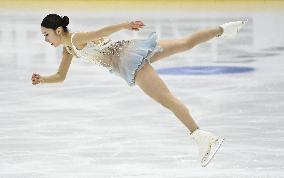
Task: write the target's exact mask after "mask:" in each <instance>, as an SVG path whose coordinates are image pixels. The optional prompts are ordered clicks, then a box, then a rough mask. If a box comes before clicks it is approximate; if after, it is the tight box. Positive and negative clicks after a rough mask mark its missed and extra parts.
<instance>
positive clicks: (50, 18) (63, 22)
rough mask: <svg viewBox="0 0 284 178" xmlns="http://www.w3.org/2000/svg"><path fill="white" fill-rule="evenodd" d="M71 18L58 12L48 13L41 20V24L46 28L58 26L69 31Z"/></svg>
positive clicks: (54, 28)
mask: <svg viewBox="0 0 284 178" xmlns="http://www.w3.org/2000/svg"><path fill="white" fill-rule="evenodd" d="M68 24H69V18H68V17H67V16H63V17H61V16H59V15H57V14H48V15H47V16H46V17H45V18H44V19H43V20H42V22H41V26H42V27H45V28H51V29H53V30H56V29H57V28H58V27H62V28H63V30H64V32H68V28H67V26H68Z"/></svg>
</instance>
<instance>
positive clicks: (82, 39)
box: [74, 21, 145, 44]
mask: <svg viewBox="0 0 284 178" xmlns="http://www.w3.org/2000/svg"><path fill="white" fill-rule="evenodd" d="M144 26H145V25H144V23H143V22H142V21H133V22H124V23H119V24H116V25H110V26H107V27H104V28H101V29H99V30H97V31H90V32H78V33H76V36H74V38H75V39H74V40H75V41H77V42H79V43H81V44H84V43H87V42H89V41H94V40H98V39H100V38H102V37H105V36H109V35H111V34H112V33H114V32H117V31H120V30H122V29H128V30H135V31H139V29H140V28H143V27H144Z"/></svg>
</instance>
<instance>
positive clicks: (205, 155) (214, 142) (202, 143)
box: [191, 129, 224, 167]
mask: <svg viewBox="0 0 284 178" xmlns="http://www.w3.org/2000/svg"><path fill="white" fill-rule="evenodd" d="M191 136H192V138H193V139H194V140H195V141H196V143H197V145H198V148H199V159H200V163H201V166H202V167H205V166H207V165H208V164H209V162H210V161H211V160H212V159H213V157H214V155H215V154H216V153H217V151H218V150H219V148H220V146H221V145H222V143H223V141H224V139H220V138H218V137H216V136H215V135H214V134H212V133H210V132H206V131H203V130H199V129H197V130H196V131H194V132H193V133H192V134H191Z"/></svg>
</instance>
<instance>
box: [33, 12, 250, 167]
mask: <svg viewBox="0 0 284 178" xmlns="http://www.w3.org/2000/svg"><path fill="white" fill-rule="evenodd" d="M245 23H246V21H236V22H229V23H225V24H223V25H221V26H216V27H210V28H206V29H201V30H199V31H197V32H195V33H193V34H192V35H190V36H186V37H182V38H179V39H168V40H159V41H157V34H156V33H155V32H152V33H151V34H150V35H149V36H148V38H146V39H133V40H122V41H116V42H114V41H112V40H110V39H108V38H106V37H107V36H109V35H111V34H112V33H114V32H118V31H120V30H123V29H128V30H135V31H139V30H140V29H141V28H143V27H144V26H145V25H144V23H143V22H142V21H131V22H124V23H120V24H115V25H110V26H106V27H104V28H101V29H98V30H96V31H89V32H77V33H72V32H70V31H69V29H68V28H67V26H68V24H69V18H68V17H67V16H64V17H61V16H59V15H57V14H49V15H47V16H46V17H45V18H44V19H43V20H42V23H41V32H42V34H43V35H44V37H45V41H46V42H48V43H50V44H51V45H52V46H54V47H58V46H60V45H63V57H62V61H61V63H60V66H59V69H58V71H57V73H55V74H53V75H49V76H42V75H39V74H36V73H34V74H33V75H32V78H31V80H32V84H33V85H36V84H39V83H56V82H63V81H64V80H65V78H66V75H67V72H68V69H69V66H70V64H71V61H72V58H73V56H75V57H77V58H80V59H82V60H84V61H87V62H94V63H96V64H98V65H101V66H102V67H104V68H106V69H107V70H108V71H109V72H110V73H113V74H116V75H118V76H120V77H122V78H123V79H124V80H125V81H126V82H127V84H128V85H129V86H134V85H135V84H136V85H138V86H139V87H140V88H141V89H142V90H143V92H144V93H145V94H147V95H148V96H150V97H151V98H152V99H154V100H155V101H157V102H158V103H160V104H161V105H162V106H164V107H165V108H167V109H169V110H170V111H172V112H173V113H174V115H175V116H176V117H177V118H178V119H179V120H180V121H181V122H182V123H183V124H184V125H185V126H186V127H187V129H188V130H189V133H188V134H189V135H190V136H191V137H192V138H193V140H195V141H196V143H197V145H198V148H199V161H200V163H201V166H203V167H205V166H206V165H207V164H208V163H209V162H210V160H211V159H212V158H213V156H214V155H215V153H216V152H217V150H218V149H219V147H220V146H221V144H222V142H223V139H221V138H218V137H217V136H215V135H214V134H213V133H211V132H207V131H204V130H201V129H200V128H199V127H198V125H197V124H196V122H195V121H194V120H193V118H192V117H191V115H190V113H189V110H188V109H187V107H186V106H185V104H183V103H182V102H181V101H180V100H179V99H178V98H176V97H175V96H174V95H173V94H172V93H171V92H170V90H169V89H168V87H167V86H166V84H165V83H164V82H163V80H162V79H161V78H160V77H159V75H158V74H157V73H156V72H155V70H154V69H153V67H152V66H151V63H154V62H156V61H159V60H162V59H165V58H166V57H168V56H170V55H173V54H177V53H180V52H184V51H187V50H190V49H191V48H193V47H195V46H196V45H198V44H200V43H203V42H206V41H208V40H210V39H212V38H214V37H220V36H222V37H223V36H234V35H235V34H236V33H237V32H238V31H239V30H240V29H241V28H242V27H243V26H244V24H245Z"/></svg>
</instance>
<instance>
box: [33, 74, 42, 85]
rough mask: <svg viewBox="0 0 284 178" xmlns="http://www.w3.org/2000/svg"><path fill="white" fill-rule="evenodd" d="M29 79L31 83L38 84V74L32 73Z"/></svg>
mask: <svg viewBox="0 0 284 178" xmlns="http://www.w3.org/2000/svg"><path fill="white" fill-rule="evenodd" d="M31 80H32V84H33V85H36V84H39V83H40V75H39V74H36V73H33V75H32V78H31Z"/></svg>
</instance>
